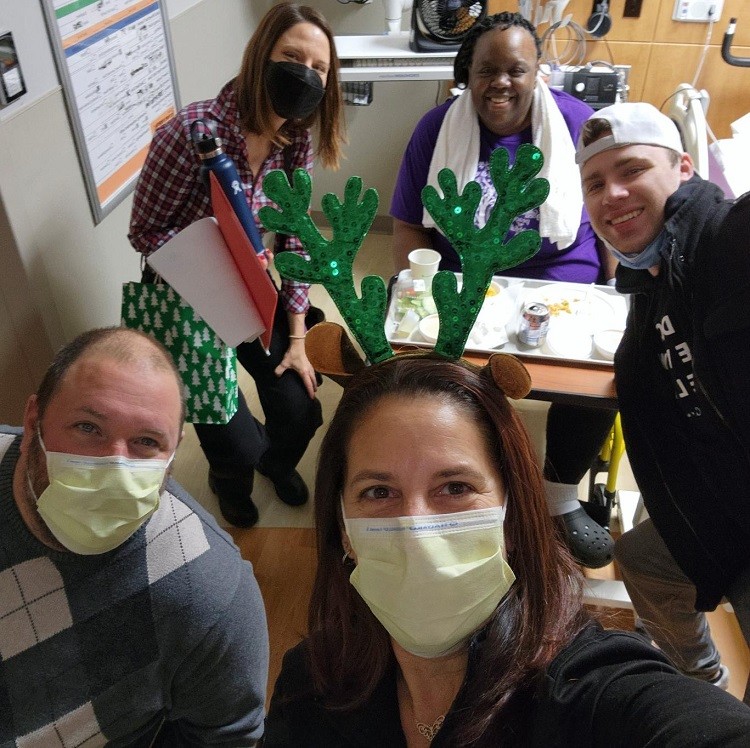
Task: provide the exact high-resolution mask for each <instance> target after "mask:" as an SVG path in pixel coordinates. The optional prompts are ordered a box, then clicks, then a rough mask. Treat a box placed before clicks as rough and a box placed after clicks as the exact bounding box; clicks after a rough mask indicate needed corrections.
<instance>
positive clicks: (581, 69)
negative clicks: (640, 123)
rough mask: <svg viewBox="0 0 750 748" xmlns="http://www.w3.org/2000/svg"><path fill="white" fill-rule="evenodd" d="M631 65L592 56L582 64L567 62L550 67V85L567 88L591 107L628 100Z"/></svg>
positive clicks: (601, 106) (596, 107) (564, 89)
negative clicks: (589, 60) (613, 63)
mask: <svg viewBox="0 0 750 748" xmlns="http://www.w3.org/2000/svg"><path fill="white" fill-rule="evenodd" d="M629 75H630V65H612V64H611V63H609V62H605V61H604V60H592V61H591V62H589V63H587V64H586V65H582V66H564V67H563V68H560V67H558V68H556V69H554V70H552V71H551V73H550V77H549V86H550V88H556V89H558V90H560V91H566V92H567V93H569V94H571V96H575V97H576V98H577V99H580V100H581V101H585V102H586V103H587V104H588V105H589V106H590V107H591V108H592V109H603V108H604V107H605V106H609V105H610V104H616V103H621V102H624V101H627V100H628V78H629Z"/></svg>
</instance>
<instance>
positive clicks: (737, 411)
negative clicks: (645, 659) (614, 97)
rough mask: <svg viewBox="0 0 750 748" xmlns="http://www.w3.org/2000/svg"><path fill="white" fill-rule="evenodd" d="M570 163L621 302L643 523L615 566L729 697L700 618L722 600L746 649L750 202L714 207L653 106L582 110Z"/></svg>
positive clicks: (644, 613)
mask: <svg viewBox="0 0 750 748" xmlns="http://www.w3.org/2000/svg"><path fill="white" fill-rule="evenodd" d="M576 162H577V163H578V164H579V165H580V168H581V179H582V183H583V194H584V201H585V204H586V208H587V210H588V213H589V215H590V216H591V223H592V225H593V227H594V230H595V231H596V233H597V234H598V235H599V236H600V237H601V238H602V239H603V240H604V241H605V243H606V244H607V246H608V247H609V249H610V251H611V252H612V253H613V254H614V255H615V256H616V257H617V258H618V260H619V263H620V264H619V266H618V268H617V273H616V283H617V290H618V291H620V292H621V293H628V294H632V296H631V310H630V314H629V316H628V322H627V328H626V330H625V334H624V336H623V339H622V343H621V344H620V347H619V349H618V351H617V354H616V356H615V378H616V384H617V395H618V400H619V407H620V413H621V416H622V425H623V431H624V435H625V443H626V445H627V450H628V457H629V460H630V463H631V465H632V468H633V474H634V475H635V478H636V480H637V482H638V486H639V488H640V490H641V493H642V495H643V499H644V502H645V505H646V508H647V509H648V512H649V516H650V519H648V520H646V521H645V522H642V523H641V524H639V525H637V526H636V527H635V528H634V529H633V530H631V531H630V532H627V533H625V534H624V535H623V536H622V537H621V538H620V539H619V540H618V542H617V544H616V546H615V557H616V558H617V560H618V561H619V563H620V568H621V570H622V575H623V579H624V580H625V584H626V586H627V589H628V592H629V594H630V596H631V599H632V601H633V604H634V606H635V609H636V612H637V613H638V615H639V616H640V618H641V619H642V620H643V622H644V624H645V626H646V628H647V629H648V632H649V634H650V635H651V636H652V637H653V639H654V640H655V641H656V643H657V644H658V645H659V646H660V647H661V648H662V649H663V650H664V651H665V652H666V653H667V654H668V655H669V656H670V657H671V658H672V659H673V660H674V661H675V663H676V664H677V666H678V667H680V668H681V669H682V670H683V671H684V672H686V673H688V674H689V675H694V676H695V677H698V678H702V679H704V680H707V681H711V682H714V683H717V684H719V685H723V686H724V687H726V685H727V684H728V677H727V676H728V673H727V670H726V668H724V667H723V666H722V665H721V664H720V658H719V653H718V652H717V650H716V647H715V646H714V643H713V641H712V639H711V635H710V632H709V630H708V626H707V624H706V618H705V615H704V613H703V612H702V611H707V610H713V609H714V608H715V607H716V605H717V604H718V603H719V602H720V601H721V600H722V598H723V597H726V598H728V599H729V601H730V602H731V603H732V605H733V607H734V610H735V613H736V614H737V618H738V620H739V623H740V627H741V628H742V632H743V634H744V636H745V639H746V640H748V641H750V551H749V550H748V549H750V193H749V194H747V195H744V196H743V197H741V198H739V199H738V200H737V201H736V202H732V201H729V200H726V199H724V195H723V193H722V192H721V190H720V189H719V188H718V187H717V186H715V185H714V184H712V183H710V182H707V181H704V180H703V179H701V178H700V177H699V176H698V175H696V174H694V172H693V163H692V161H691V159H690V156H689V155H688V154H687V153H684V151H683V147H682V143H681V140H680V136H679V133H678V131H677V128H676V127H675V125H674V124H673V123H672V122H671V120H669V118H667V117H666V116H665V115H663V114H661V113H660V112H659V111H658V110H657V109H656V108H654V107H653V106H651V105H650V104H642V103H638V104H615V105H613V106H610V107H607V108H605V109H601V110H599V111H598V112H596V113H595V114H593V115H592V116H591V118H590V119H589V120H588V121H587V122H586V123H585V124H584V126H583V129H582V131H581V137H580V140H579V143H578V146H577V149H576ZM744 700H745V702H746V703H750V688H748V690H746V692H745V699H744Z"/></svg>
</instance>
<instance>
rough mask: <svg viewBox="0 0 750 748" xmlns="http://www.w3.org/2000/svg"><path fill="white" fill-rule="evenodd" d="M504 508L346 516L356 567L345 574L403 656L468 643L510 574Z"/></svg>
mask: <svg viewBox="0 0 750 748" xmlns="http://www.w3.org/2000/svg"><path fill="white" fill-rule="evenodd" d="M504 516H505V509H504V507H497V508H494V507H493V508H491V509H478V510H474V511H468V512H456V513H453V514H438V515H428V516H422V517H394V518H389V519H347V518H346V517H344V527H345V528H346V532H347V535H348V536H349V541H350V543H351V546H352V549H353V550H354V552H355V553H356V556H357V566H356V568H355V569H354V571H353V572H352V574H351V576H350V577H349V580H350V582H351V583H352V585H353V586H354V588H355V589H356V590H357V592H359V594H360V596H361V597H362V599H363V600H364V601H365V602H366V603H367V605H368V607H369V608H370V610H371V611H372V612H373V614H374V615H375V617H376V618H377V619H378V620H379V621H380V623H382V624H383V626H384V627H385V629H386V630H387V631H388V633H389V634H390V635H391V636H392V637H393V639H394V640H395V641H397V642H398V643H399V644H400V645H401V646H402V647H403V648H404V649H405V650H406V651H407V652H411V653H412V654H414V655H417V656H419V657H427V658H431V657H440V656H442V655H445V654H448V653H450V652H452V651H455V650H457V649H458V648H460V647H461V646H463V645H465V644H466V642H467V641H468V639H469V638H470V637H471V635H472V634H473V633H474V632H475V631H477V630H478V629H479V628H480V627H481V626H482V625H483V624H484V623H485V622H486V621H487V620H488V619H489V617H490V616H491V615H492V612H493V611H494V610H495V608H496V607H497V605H498V603H499V602H500V601H501V600H502V599H503V597H505V595H506V594H507V592H508V590H509V589H510V587H511V585H512V584H513V582H514V581H515V576H514V574H513V571H512V570H511V568H510V566H509V565H508V563H507V562H506V560H505V539H504V536H503V519H504Z"/></svg>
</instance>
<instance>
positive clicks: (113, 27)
mask: <svg viewBox="0 0 750 748" xmlns="http://www.w3.org/2000/svg"><path fill="white" fill-rule="evenodd" d="M44 9H45V14H46V17H47V25H48V27H49V34H50V39H51V40H52V43H53V47H54V48H55V57H56V61H57V66H58V71H59V74H60V79H61V82H62V86H63V90H64V93H65V100H66V104H67V107H68V112H69V115H70V120H71V124H72V126H73V131H74V133H75V138H76V143H77V146H78V151H79V156H80V161H81V166H82V168H83V172H84V177H85V180H86V187H87V189H88V193H89V200H90V202H91V209H92V213H93V215H94V221H95V222H96V223H99V222H100V221H101V220H102V218H104V216H105V215H106V214H107V213H109V212H110V211H111V210H112V209H113V208H114V207H115V206H116V205H117V204H118V203H119V202H120V201H121V200H122V199H123V198H124V197H125V196H126V195H127V194H128V193H129V192H130V191H131V190H132V188H133V186H134V185H135V181H136V179H137V178H138V173H139V172H140V169H141V167H142V166H143V162H144V160H145V158H146V153H147V151H148V147H149V143H150V142H151V138H152V136H153V134H154V131H155V130H156V128H157V127H158V126H159V125H160V124H162V123H163V122H165V121H167V120H168V119H170V118H171V117H173V116H174V115H175V113H176V112H177V109H178V107H179V102H178V96H177V86H176V79H175V74H174V63H173V57H172V51H171V46H170V42H169V28H168V22H167V13H166V8H165V0H157V1H156V2H155V1H154V0H44Z"/></svg>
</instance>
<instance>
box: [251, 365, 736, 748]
mask: <svg viewBox="0 0 750 748" xmlns="http://www.w3.org/2000/svg"><path fill="white" fill-rule="evenodd" d="M342 373H344V372H342ZM529 386H530V380H529V377H528V373H527V372H526V371H525V369H524V367H523V366H522V365H521V364H520V362H519V361H518V360H516V359H514V358H513V357H511V356H507V355H503V354H496V355H495V356H493V357H492V358H491V359H490V361H489V363H488V365H487V366H486V367H484V368H482V369H480V368H478V367H474V366H471V365H469V364H466V363H464V362H456V361H447V360H445V359H443V360H440V359H439V358H438V357H436V356H434V355H432V356H424V355H408V354H407V355H398V356H396V357H394V358H391V359H389V360H387V361H385V362H384V363H380V364H377V365H375V366H370V367H365V368H362V369H360V371H358V372H357V373H356V374H354V375H353V377H352V378H351V380H350V382H349V384H347V386H346V387H345V389H344V393H343V396H342V399H341V402H340V404H339V407H338V409H337V410H336V413H335V415H334V417H333V420H332V422H331V424H330V427H329V430H328V433H327V434H326V437H325V439H324V440H323V443H322V446H321V450H320V462H319V465H318V471H317V479H316V484H315V519H316V527H317V548H318V567H317V574H316V578H315V585H314V589H313V594H312V599H311V604H310V610H309V635H308V638H307V639H306V640H305V641H304V642H303V643H302V644H300V645H298V646H297V647H295V648H294V649H292V650H290V651H289V652H288V653H287V654H286V656H285V658H284V662H283V665H282V670H281V674H280V676H279V678H278V680H277V682H276V686H275V691H274V695H273V699H272V701H271V708H270V712H269V715H268V719H267V721H266V737H265V742H264V745H265V746H266V748H281V747H284V748H299V747H300V746H305V747H306V748H323V747H324V748H344V747H345V746H351V747H352V748H385V747H386V746H387V748H399V747H400V746H409V747H410V748H412V747H413V748H419V747H420V746H427V745H430V744H431V745H432V746H434V747H435V748H437V746H451V747H452V748H455V747H456V746H474V747H476V748H479V747H480V746H483V747H487V748H490V747H491V748H496V747H497V746H522V747H523V748H533V747H534V746H540V748H541V747H542V746H543V747H544V748H549V747H550V746H561V747H562V746H564V747H565V748H576V747H577V746H623V747H624V746H627V748H637V747H638V746H647V745H648V746H651V745H660V746H665V745H675V746H682V745H701V746H704V745H705V746H708V745H712V746H722V747H725V746H740V745H743V746H744V745H746V744H747V735H748V734H750V732H749V731H750V710H748V709H747V707H746V706H745V705H744V704H742V703H741V702H739V701H738V700H737V699H735V698H734V697H732V696H730V695H729V694H727V693H725V692H724V691H722V690H721V689H718V688H716V687H714V686H711V685H708V684H706V683H702V682H699V681H696V680H695V679H692V678H688V677H687V676H684V675H682V674H680V673H679V672H678V671H677V670H676V669H675V668H674V667H673V666H672V665H671V664H669V662H668V660H667V659H666V657H665V656H664V655H662V654H661V653H660V652H659V651H658V650H657V649H655V648H654V647H652V646H651V645H649V644H647V643H646V642H645V641H644V639H643V638H642V637H640V636H638V635H636V634H632V633H625V632H615V631H605V630H603V629H602V628H601V627H600V626H599V625H598V624H597V623H594V622H592V621H591V619H590V617H589V615H588V614H587V613H586V611H585V609H584V607H583V604H582V600H581V585H582V579H581V576H580V572H579V571H578V569H577V567H576V565H575V563H574V562H573V560H572V558H571V557H570V556H569V554H568V553H567V551H566V550H565V549H564V548H563V546H562V545H561V544H560V543H559V542H558V541H557V540H556V539H555V536H554V533H553V532H552V526H551V522H552V520H551V519H550V517H549V513H548V511H547V508H546V504H545V500H544V494H543V488H542V476H541V474H540V472H539V469H538V467H537V463H536V458H535V456H534V453H533V449H532V447H531V444H530V442H529V439H528V436H527V434H526V432H525V430H524V428H523V426H522V425H521V422H520V420H519V417H518V415H517V413H516V412H515V410H514V408H513V407H512V406H511V405H510V403H509V402H508V399H507V397H513V398H518V397H522V396H523V395H524V394H525V393H526V392H528V388H529Z"/></svg>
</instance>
